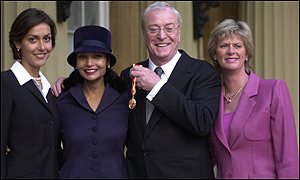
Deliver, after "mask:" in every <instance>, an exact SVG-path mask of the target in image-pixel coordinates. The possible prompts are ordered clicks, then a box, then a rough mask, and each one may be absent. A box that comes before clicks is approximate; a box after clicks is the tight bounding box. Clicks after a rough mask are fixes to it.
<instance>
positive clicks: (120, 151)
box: [57, 26, 130, 179]
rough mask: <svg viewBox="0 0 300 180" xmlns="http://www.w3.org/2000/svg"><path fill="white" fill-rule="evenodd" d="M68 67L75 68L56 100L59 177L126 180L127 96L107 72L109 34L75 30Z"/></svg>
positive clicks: (110, 63)
mask: <svg viewBox="0 0 300 180" xmlns="http://www.w3.org/2000/svg"><path fill="white" fill-rule="evenodd" d="M68 63H69V64H70V65H71V66H73V67H74V68H75V69H74V71H73V72H72V73H71V74H70V76H69V77H68V78H67V79H65V80H64V82H63V85H64V89H63V92H62V94H61V95H60V96H59V97H58V98H57V104H58V107H59V110H60V117H61V134H62V142H63V149H64V153H63V164H62V168H61V170H60V178H63V179H66V178H70V179H77V178H87V179H89V178H122V179H123V178H127V172H126V171H127V169H126V162H125V157H124V147H125V145H124V143H125V138H126V133H127V126H128V125H127V124H128V114H129V108H128V105H127V104H128V100H129V99H130V94H129V91H128V89H127V85H126V83H125V82H124V81H122V79H121V78H120V77H119V76H118V75H117V74H116V73H115V72H114V71H113V70H112V69H111V68H112V67H113V66H114V65H115V63H116V58H115V56H114V55H113V54H112V50H111V33H110V31H109V30H107V29H106V28H103V27H100V26H83V27H80V28H78V29H77V30H76V31H75V34H74V51H73V52H72V53H71V54H70V55H69V56H68Z"/></svg>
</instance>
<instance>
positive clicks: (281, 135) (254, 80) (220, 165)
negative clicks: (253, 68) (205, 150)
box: [211, 72, 299, 179]
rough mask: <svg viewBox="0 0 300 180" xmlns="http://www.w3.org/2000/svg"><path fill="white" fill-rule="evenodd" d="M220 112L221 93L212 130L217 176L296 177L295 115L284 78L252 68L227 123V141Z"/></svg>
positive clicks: (222, 110) (297, 173)
mask: <svg viewBox="0 0 300 180" xmlns="http://www.w3.org/2000/svg"><path fill="white" fill-rule="evenodd" d="M223 92H224V89H222V92H221V93H222V94H223ZM223 114H224V98H223V95H222V96H221V101H220V109H219V115H218V117H217V120H216V124H215V126H214V128H213V129H212V131H211V145H212V146H211V147H212V152H213V156H214V160H215V164H216V166H217V178H297V179H298V178H299V170H298V169H299V155H298V146H297V135H296V128H295V119H294V113H293V107H292V101H291V98H290V94H289V90H288V87H287V85H286V83H285V82H284V81H283V80H264V79H261V78H259V77H258V76H256V75H255V74H254V73H253V72H251V74H250V78H249V81H248V83H247V85H246V87H245V89H244V92H243V94H242V95H241V98H240V102H239V104H238V107H237V109H236V112H235V115H234V117H233V120H232V123H231V125H230V132H229V133H230V134H229V141H228V140H227V138H226V136H225V133H224V128H223Z"/></svg>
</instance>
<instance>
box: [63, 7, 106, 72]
mask: <svg viewBox="0 0 300 180" xmlns="http://www.w3.org/2000/svg"><path fill="white" fill-rule="evenodd" d="M67 24H68V25H67V26H68V42H69V43H68V44H69V53H68V54H70V53H71V52H72V51H73V35H74V32H75V30H76V29H77V28H78V27H80V26H83V25H101V26H104V27H106V28H108V29H109V2H108V1H72V3H71V6H70V17H69V18H68V20H67ZM70 67H71V66H70Z"/></svg>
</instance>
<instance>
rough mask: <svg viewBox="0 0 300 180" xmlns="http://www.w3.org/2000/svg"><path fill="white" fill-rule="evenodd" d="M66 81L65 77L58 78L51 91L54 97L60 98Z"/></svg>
mask: <svg viewBox="0 0 300 180" xmlns="http://www.w3.org/2000/svg"><path fill="white" fill-rule="evenodd" d="M65 79H66V78H65V77H58V78H57V79H56V81H55V83H54V84H53V85H52V87H51V90H52V93H53V94H54V96H56V97H58V96H59V95H60V93H61V92H62V89H63V88H64V85H63V81H64V80H65Z"/></svg>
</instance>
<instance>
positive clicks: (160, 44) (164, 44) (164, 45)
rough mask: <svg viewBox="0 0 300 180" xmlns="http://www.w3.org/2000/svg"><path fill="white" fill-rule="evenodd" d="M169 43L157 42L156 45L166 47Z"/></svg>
mask: <svg viewBox="0 0 300 180" xmlns="http://www.w3.org/2000/svg"><path fill="white" fill-rule="evenodd" d="M169 44H170V43H159V44H156V46H157V47H166V46H168V45H169Z"/></svg>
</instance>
